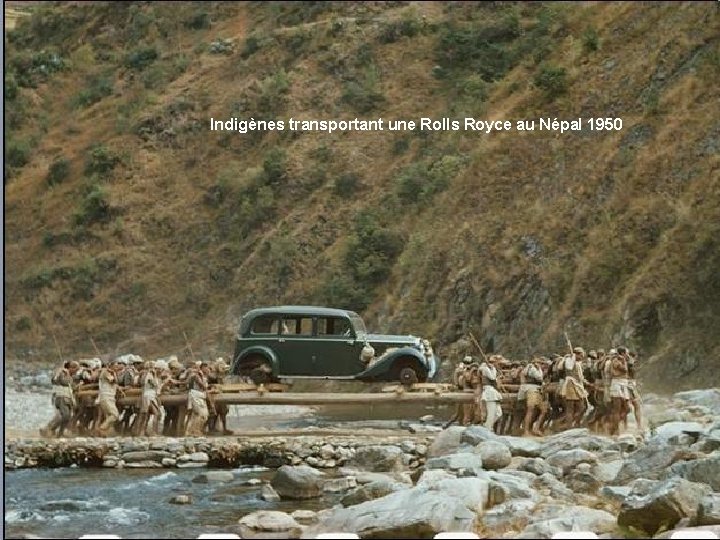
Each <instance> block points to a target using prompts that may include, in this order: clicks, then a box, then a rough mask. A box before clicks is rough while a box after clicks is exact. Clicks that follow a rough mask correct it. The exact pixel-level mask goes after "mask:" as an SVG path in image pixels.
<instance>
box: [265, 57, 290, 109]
mask: <svg viewBox="0 0 720 540" xmlns="http://www.w3.org/2000/svg"><path fill="white" fill-rule="evenodd" d="M289 89H290V79H289V78H288V76H287V73H286V72H285V70H284V69H282V68H281V69H279V70H278V71H277V72H276V73H275V74H274V75H270V76H269V77H266V78H265V79H263V81H262V82H261V83H260V95H259V96H258V104H257V106H258V111H259V112H260V113H261V114H262V115H264V116H268V117H277V116H278V115H279V114H280V113H281V112H282V110H283V107H284V106H285V102H286V100H287V98H286V94H287V93H288V90H289Z"/></svg>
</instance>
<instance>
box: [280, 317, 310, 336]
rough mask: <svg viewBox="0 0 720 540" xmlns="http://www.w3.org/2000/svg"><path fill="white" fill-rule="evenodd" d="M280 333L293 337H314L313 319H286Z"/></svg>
mask: <svg viewBox="0 0 720 540" xmlns="http://www.w3.org/2000/svg"><path fill="white" fill-rule="evenodd" d="M280 333H281V334H284V335H291V336H312V333H313V320H312V317H293V318H284V319H283V321H282V327H281V331H280Z"/></svg>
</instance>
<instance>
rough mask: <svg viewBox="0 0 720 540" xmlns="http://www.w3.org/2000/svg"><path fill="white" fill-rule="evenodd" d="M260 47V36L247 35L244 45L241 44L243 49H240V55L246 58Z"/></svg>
mask: <svg viewBox="0 0 720 540" xmlns="http://www.w3.org/2000/svg"><path fill="white" fill-rule="evenodd" d="M261 48H262V45H261V42H260V38H259V37H257V36H248V37H247V39H246V40H245V45H244V46H243V50H242V51H240V56H241V57H242V58H245V59H248V58H250V57H251V56H252V55H253V54H255V53H256V52H258V51H259V50H260V49H261Z"/></svg>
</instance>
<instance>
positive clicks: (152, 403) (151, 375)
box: [133, 361, 163, 435]
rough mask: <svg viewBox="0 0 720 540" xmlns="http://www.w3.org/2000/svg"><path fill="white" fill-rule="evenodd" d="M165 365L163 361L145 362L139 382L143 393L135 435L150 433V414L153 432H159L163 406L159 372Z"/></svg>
mask: <svg viewBox="0 0 720 540" xmlns="http://www.w3.org/2000/svg"><path fill="white" fill-rule="evenodd" d="M162 368H163V365H162V363H161V361H156V362H149V361H148V362H145V364H144V365H143V371H142V373H140V378H139V383H140V388H141V391H142V393H141V394H140V396H141V397H140V410H139V412H138V417H137V420H136V421H135V428H134V430H133V431H134V435H149V434H148V425H149V423H150V416H152V417H153V427H154V430H153V434H154V435H156V434H158V431H159V429H160V416H161V407H160V402H159V401H158V399H157V397H158V394H159V393H160V387H161V383H160V379H159V377H158V372H159V371H161V370H162Z"/></svg>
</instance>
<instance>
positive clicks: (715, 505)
mask: <svg viewBox="0 0 720 540" xmlns="http://www.w3.org/2000/svg"><path fill="white" fill-rule="evenodd" d="M696 524H697V525H720V493H712V494H711V495H708V496H707V497H705V498H703V499H702V500H701V501H700V505H699V506H698V510H697V519H696Z"/></svg>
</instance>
